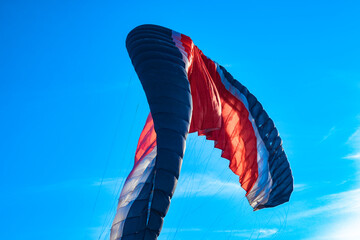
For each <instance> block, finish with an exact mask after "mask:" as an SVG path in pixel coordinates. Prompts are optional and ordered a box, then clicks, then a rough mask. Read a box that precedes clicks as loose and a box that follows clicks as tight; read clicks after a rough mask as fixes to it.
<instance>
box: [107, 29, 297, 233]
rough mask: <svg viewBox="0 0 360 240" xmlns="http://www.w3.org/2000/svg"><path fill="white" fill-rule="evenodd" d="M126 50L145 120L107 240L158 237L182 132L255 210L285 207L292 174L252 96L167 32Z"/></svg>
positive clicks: (130, 39) (139, 34)
mask: <svg viewBox="0 0 360 240" xmlns="http://www.w3.org/2000/svg"><path fill="white" fill-rule="evenodd" d="M126 47H127V50H128V52H129V56H130V58H131V61H132V63H133V65H134V68H135V71H136V73H137V75H138V77H139V79H140V81H141V84H142V86H143V88H144V91H145V94H146V97H147V100H148V103H149V106H150V112H151V113H150V114H149V117H148V119H147V121H146V124H145V127H144V129H143V132H142V134H141V136H140V139H139V143H138V147H137V150H136V154H135V165H134V168H133V170H132V171H131V173H130V174H129V176H128V178H127V180H126V182H125V185H124V187H123V190H122V192H121V195H120V199H119V204H118V208H117V213H116V216H115V219H114V221H113V225H112V228H111V236H110V239H111V240H115V239H123V240H128V239H129V240H130V239H156V238H157V237H158V236H159V234H160V231H161V227H162V224H163V218H164V217H165V215H166V213H167V211H168V209H169V205H170V199H171V198H172V196H173V194H174V191H175V187H176V184H177V181H178V178H179V173H180V168H181V163H182V158H183V156H184V151H185V141H186V137H187V134H188V133H189V132H190V133H191V132H198V134H199V135H205V136H206V138H207V139H209V140H213V141H214V142H215V147H216V148H219V149H221V150H222V157H224V158H226V159H228V160H229V161H230V164H229V167H230V169H231V170H232V171H233V172H234V173H235V174H237V175H238V176H239V182H240V184H241V186H242V187H243V188H244V189H245V191H246V197H247V199H248V201H249V203H250V205H251V206H252V207H253V208H254V210H257V209H261V208H268V207H274V206H277V205H279V204H282V203H284V202H287V201H288V200H289V197H290V195H291V192H292V190H293V178H292V173H291V169H290V166H289V163H288V160H287V157H286V155H285V152H284V150H283V147H282V142H281V139H280V137H279V134H278V131H277V129H276V128H275V125H274V123H273V121H272V120H271V119H270V118H269V116H268V115H267V113H266V112H265V110H264V109H263V108H262V105H261V104H260V103H259V102H258V101H257V99H256V97H255V96H254V95H252V94H251V93H250V92H249V91H248V90H247V89H246V88H245V87H244V86H243V85H242V84H241V83H239V82H238V81H236V80H235V79H234V78H233V77H232V76H231V75H230V74H229V73H228V72H227V71H226V70H225V68H224V67H222V66H221V65H219V64H217V63H216V62H214V61H212V60H211V59H210V58H208V57H206V56H205V55H204V54H203V53H202V52H201V51H200V50H199V49H198V48H197V47H196V46H195V45H194V43H193V42H192V40H191V39H190V38H189V37H188V36H185V35H183V34H180V33H178V32H175V31H173V30H170V29H167V28H164V27H160V26H156V25H142V26H139V27H136V28H135V29H133V30H132V31H131V32H130V33H129V35H128V36H127V39H126Z"/></svg>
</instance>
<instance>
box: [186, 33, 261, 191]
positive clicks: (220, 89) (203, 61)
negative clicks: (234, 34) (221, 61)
mask: <svg viewBox="0 0 360 240" xmlns="http://www.w3.org/2000/svg"><path fill="white" fill-rule="evenodd" d="M181 41H182V43H183V46H184V48H185V51H186V52H187V53H188V59H189V62H190V63H191V65H190V68H189V70H188V79H189V82H190V86H191V95H192V101H193V113H192V119H191V125H190V132H196V131H197V132H198V134H199V135H206V138H207V139H209V140H214V141H215V147H216V148H219V149H221V150H223V152H222V155H221V156H222V157H224V158H226V159H228V160H230V165H229V167H230V169H231V170H232V171H233V172H234V173H235V174H237V175H238V176H239V177H240V178H239V181H240V183H241V186H242V187H243V188H244V189H245V190H246V192H249V191H250V190H251V188H252V187H253V185H254V184H255V182H256V180H257V177H258V166H257V147H256V136H255V132H254V129H253V126H252V124H251V122H250V121H249V118H248V117H249V112H248V110H247V109H246V107H245V105H244V104H243V103H242V102H241V101H240V100H238V99H237V98H236V97H235V96H234V95H232V94H231V93H230V92H229V91H228V90H226V88H225V86H224V85H223V84H222V82H221V78H220V75H219V73H218V72H217V71H216V65H215V63H214V62H213V61H212V60H210V59H208V58H207V57H206V56H205V55H204V54H203V53H202V52H201V51H200V50H199V49H198V48H197V47H196V46H195V45H194V44H193V43H192V41H191V39H190V38H189V37H187V36H185V35H182V39H181Z"/></svg>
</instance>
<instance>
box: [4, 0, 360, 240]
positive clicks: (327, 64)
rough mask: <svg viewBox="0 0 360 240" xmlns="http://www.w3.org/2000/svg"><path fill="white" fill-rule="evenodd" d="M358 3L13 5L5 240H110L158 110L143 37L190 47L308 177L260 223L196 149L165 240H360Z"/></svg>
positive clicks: (222, 164) (8, 19)
mask: <svg viewBox="0 0 360 240" xmlns="http://www.w3.org/2000/svg"><path fill="white" fill-rule="evenodd" d="M359 10H360V3H359V2H358V1H347V0H343V1H278V0H274V1H242V0H241V1H182V2H181V3H180V2H179V3H173V2H169V1H127V2H126V1H31V3H30V2H28V1H7V0H3V1H1V3H0V113H1V117H0V136H1V138H0V188H1V198H0V216H1V217H0V229H1V233H2V237H1V238H2V239H16V240H17V239H25V238H26V239H50V238H51V239H106V238H108V231H109V227H110V224H111V221H112V218H113V216H114V214H115V209H116V204H117V198H118V196H119V191H120V189H121V186H122V184H123V182H124V179H125V178H126V176H127V174H128V173H129V172H130V170H131V168H132V165H133V157H134V152H135V149H136V144H137V140H138V137H139V135H140V132H141V130H142V127H143V124H144V122H145V119H146V116H147V114H148V111H149V109H148V105H147V102H146V99H145V95H144V93H143V91H142V88H141V85H140V83H139V80H138V78H137V76H136V74H135V72H134V70H133V67H132V65H131V62H130V59H129V57H128V54H127V52H126V48H125V38H126V35H127V33H128V32H129V31H130V30H131V29H132V28H134V27H136V26H137V25H140V24H143V23H153V24H159V25H163V26H166V27H169V28H172V29H174V30H177V31H179V32H182V33H184V34H186V35H189V36H190V37H192V39H193V41H194V42H195V44H197V45H198V46H199V48H200V49H202V50H203V52H204V53H205V54H206V55H207V56H209V57H210V58H212V59H214V60H215V61H217V62H218V63H220V64H221V65H223V66H225V67H226V68H227V69H228V71H229V72H231V73H232V75H233V76H234V77H235V78H236V79H238V80H239V81H240V82H241V83H242V84H244V85H245V86H247V88H248V89H249V90H250V91H251V92H252V93H253V94H254V95H255V96H257V98H258V99H259V100H260V101H261V103H262V104H263V106H264V108H265V109H266V110H267V112H268V113H269V115H270V116H271V117H272V118H273V120H274V122H275V124H276V126H277V128H278V129H279V132H280V135H281V137H282V139H283V144H284V148H285V151H286V153H287V155H288V158H289V161H290V164H291V168H292V170H293V174H294V180H295V190H294V193H293V195H292V197H291V200H290V202H289V203H286V204H284V205H282V206H279V207H277V208H274V209H264V210H261V211H257V212H253V211H252V209H251V207H250V206H249V205H248V203H247V201H246V198H245V197H244V191H243V190H242V189H241V188H240V187H239V185H238V184H237V177H236V176H234V175H233V174H232V173H231V171H230V170H229V169H228V168H227V164H228V162H227V160H225V159H221V158H220V153H219V151H218V150H213V147H212V146H213V143H212V142H208V141H205V140H204V139H203V138H201V137H197V136H195V135H189V138H188V141H187V150H186V154H185V158H184V162H183V167H182V173H181V177H180V182H179V184H178V188H177V191H176V193H175V196H174V198H173V201H172V204H171V207H170V210H169V213H168V215H167V217H166V218H165V223H164V226H163V231H162V234H161V235H160V237H159V239H160V240H164V239H187V240H189V239H306V240H320V239H324V240H328V239H334V240H335V239H360V230H359V227H358V226H360V177H359V176H360V68H359V66H360V45H359V42H360V17H359V15H358V13H359Z"/></svg>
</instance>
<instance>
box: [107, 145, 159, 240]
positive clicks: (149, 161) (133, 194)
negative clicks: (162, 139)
mask: <svg viewBox="0 0 360 240" xmlns="http://www.w3.org/2000/svg"><path fill="white" fill-rule="evenodd" d="M156 153H157V150H156V146H155V148H154V149H153V150H152V151H151V152H150V153H149V154H148V155H146V156H145V157H144V158H143V159H142V160H141V161H139V162H138V163H137V164H136V165H135V166H134V168H133V170H132V171H131V173H130V174H129V176H128V179H126V182H125V184H124V187H123V189H122V191H121V194H120V198H119V203H118V208H117V212H116V215H115V218H114V221H113V224H112V227H111V233H110V240H116V239H119V238H121V237H122V233H123V228H124V223H125V221H124V220H125V219H126V217H127V215H128V213H129V210H130V208H131V206H132V203H133V202H134V200H135V199H136V198H137V197H138V196H139V194H140V192H141V190H142V189H143V186H144V184H145V182H146V180H147V179H148V177H149V175H150V173H151V172H152V170H153V168H154V166H155V157H156Z"/></svg>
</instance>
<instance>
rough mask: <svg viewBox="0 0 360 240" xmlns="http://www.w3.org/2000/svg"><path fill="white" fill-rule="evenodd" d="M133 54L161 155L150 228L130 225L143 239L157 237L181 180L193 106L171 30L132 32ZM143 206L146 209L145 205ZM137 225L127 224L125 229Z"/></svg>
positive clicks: (129, 40) (153, 28) (128, 42)
mask: <svg viewBox="0 0 360 240" xmlns="http://www.w3.org/2000/svg"><path fill="white" fill-rule="evenodd" d="M126 46H127V49H128V52H129V56H130V58H131V61H132V63H133V65H134V68H135V71H136V73H137V75H138V77H139V79H140V81H141V84H142V86H143V88H144V91H145V94H146V97H147V100H148V103H149V107H150V111H151V115H152V118H153V121H154V128H155V132H156V135H157V139H156V140H157V156H156V163H155V168H154V169H155V173H154V174H155V175H154V179H153V190H152V195H151V198H150V197H149V199H148V200H149V202H150V209H148V208H149V207H147V211H149V212H150V214H149V216H147V221H146V226H145V227H143V226H142V225H141V226H140V225H137V226H131V227H128V228H129V229H130V228H131V229H133V228H137V232H143V233H144V235H141V237H143V238H139V239H149V240H150V239H151V240H153V239H156V238H157V236H158V235H159V233H160V230H161V227H162V223H163V218H164V216H165V215H166V213H167V211H168V209H169V205H170V199H171V197H172V196H173V194H174V190H175V186H176V184H177V180H178V177H179V172H180V167H181V163H182V158H183V155H184V151H185V141H186V137H187V134H188V130H189V125H190V117H191V111H192V102H191V94H190V84H189V81H188V79H187V73H186V70H185V63H184V61H183V59H182V54H181V53H180V51H179V49H178V48H177V47H176V45H175V43H174V42H173V40H172V31H171V30H170V29H167V28H163V27H160V26H155V25H143V26H139V27H137V28H135V29H134V30H132V31H131V32H130V33H129V35H128V37H127V40H126ZM140 207H143V206H140ZM127 224H131V225H135V223H133V222H130V221H129V222H125V225H127Z"/></svg>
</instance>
